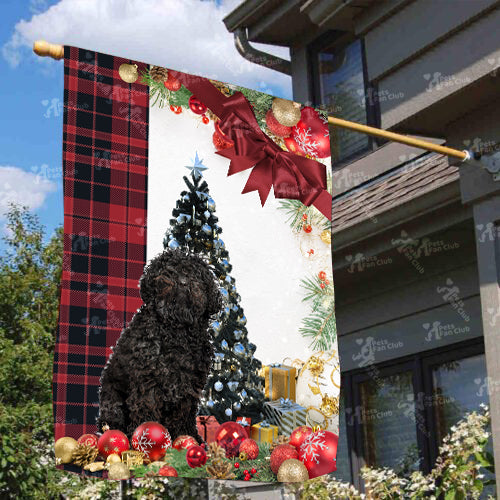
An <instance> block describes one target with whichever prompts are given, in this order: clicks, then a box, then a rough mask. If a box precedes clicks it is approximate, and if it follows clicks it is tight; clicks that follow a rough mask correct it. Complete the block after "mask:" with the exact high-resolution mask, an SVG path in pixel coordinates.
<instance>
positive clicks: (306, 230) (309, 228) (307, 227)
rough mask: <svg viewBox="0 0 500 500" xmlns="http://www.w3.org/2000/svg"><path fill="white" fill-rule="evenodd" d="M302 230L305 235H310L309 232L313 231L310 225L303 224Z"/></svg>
mask: <svg viewBox="0 0 500 500" xmlns="http://www.w3.org/2000/svg"><path fill="white" fill-rule="evenodd" d="M302 229H303V230H304V232H306V233H310V232H311V231H312V230H313V228H312V226H311V224H304V225H303V226H302Z"/></svg>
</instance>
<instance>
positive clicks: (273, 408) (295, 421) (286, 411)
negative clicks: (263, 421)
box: [264, 398, 306, 436]
mask: <svg viewBox="0 0 500 500" xmlns="http://www.w3.org/2000/svg"><path fill="white" fill-rule="evenodd" d="M264 415H265V416H266V418H267V419H268V420H269V421H270V422H273V423H274V424H275V425H277V426H278V427H279V430H280V432H281V433H282V434H286V435H287V436H289V435H290V434H291V433H292V431H293V430H294V429H296V428H297V427H300V426H301V425H306V409H305V408H304V407H303V406H300V405H299V404H298V403H296V402H295V401H292V400H290V399H285V398H280V399H278V400H277V401H268V402H266V403H264Z"/></svg>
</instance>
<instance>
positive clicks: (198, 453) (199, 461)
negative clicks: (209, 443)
mask: <svg viewBox="0 0 500 500" xmlns="http://www.w3.org/2000/svg"><path fill="white" fill-rule="evenodd" d="M186 462H187V463H188V465H189V467H191V468H192V469H194V468H196V467H202V466H203V465H205V464H206V463H207V452H206V451H205V449H204V448H202V447H201V446H198V445H195V446H191V447H189V448H188V450H187V452H186Z"/></svg>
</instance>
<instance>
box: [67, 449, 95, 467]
mask: <svg viewBox="0 0 500 500" xmlns="http://www.w3.org/2000/svg"><path fill="white" fill-rule="evenodd" d="M98 454H99V450H98V449H97V448H96V447H95V446H90V445H88V444H79V445H78V446H77V447H76V448H75V449H74V451H73V463H74V464H75V465H79V466H80V467H85V466H86V465H88V464H91V463H92V462H93V461H94V460H95V459H96V457H97V455H98Z"/></svg>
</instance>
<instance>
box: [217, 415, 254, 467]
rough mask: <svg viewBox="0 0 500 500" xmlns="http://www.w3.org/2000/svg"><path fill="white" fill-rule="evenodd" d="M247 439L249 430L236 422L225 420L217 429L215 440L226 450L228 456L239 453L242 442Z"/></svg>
mask: <svg viewBox="0 0 500 500" xmlns="http://www.w3.org/2000/svg"><path fill="white" fill-rule="evenodd" d="M245 439H247V431H246V430H245V429H244V428H243V427H242V426H241V425H240V424H237V423H236V422H225V423H223V424H222V425H221V426H220V427H219V430H218V431H217V434H216V436H215V441H216V442H217V444H218V445H219V446H221V447H222V448H224V449H225V450H226V457H227V458H233V457H236V456H238V455H239V453H240V445H241V443H242V442H243V441H244V440H245Z"/></svg>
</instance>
